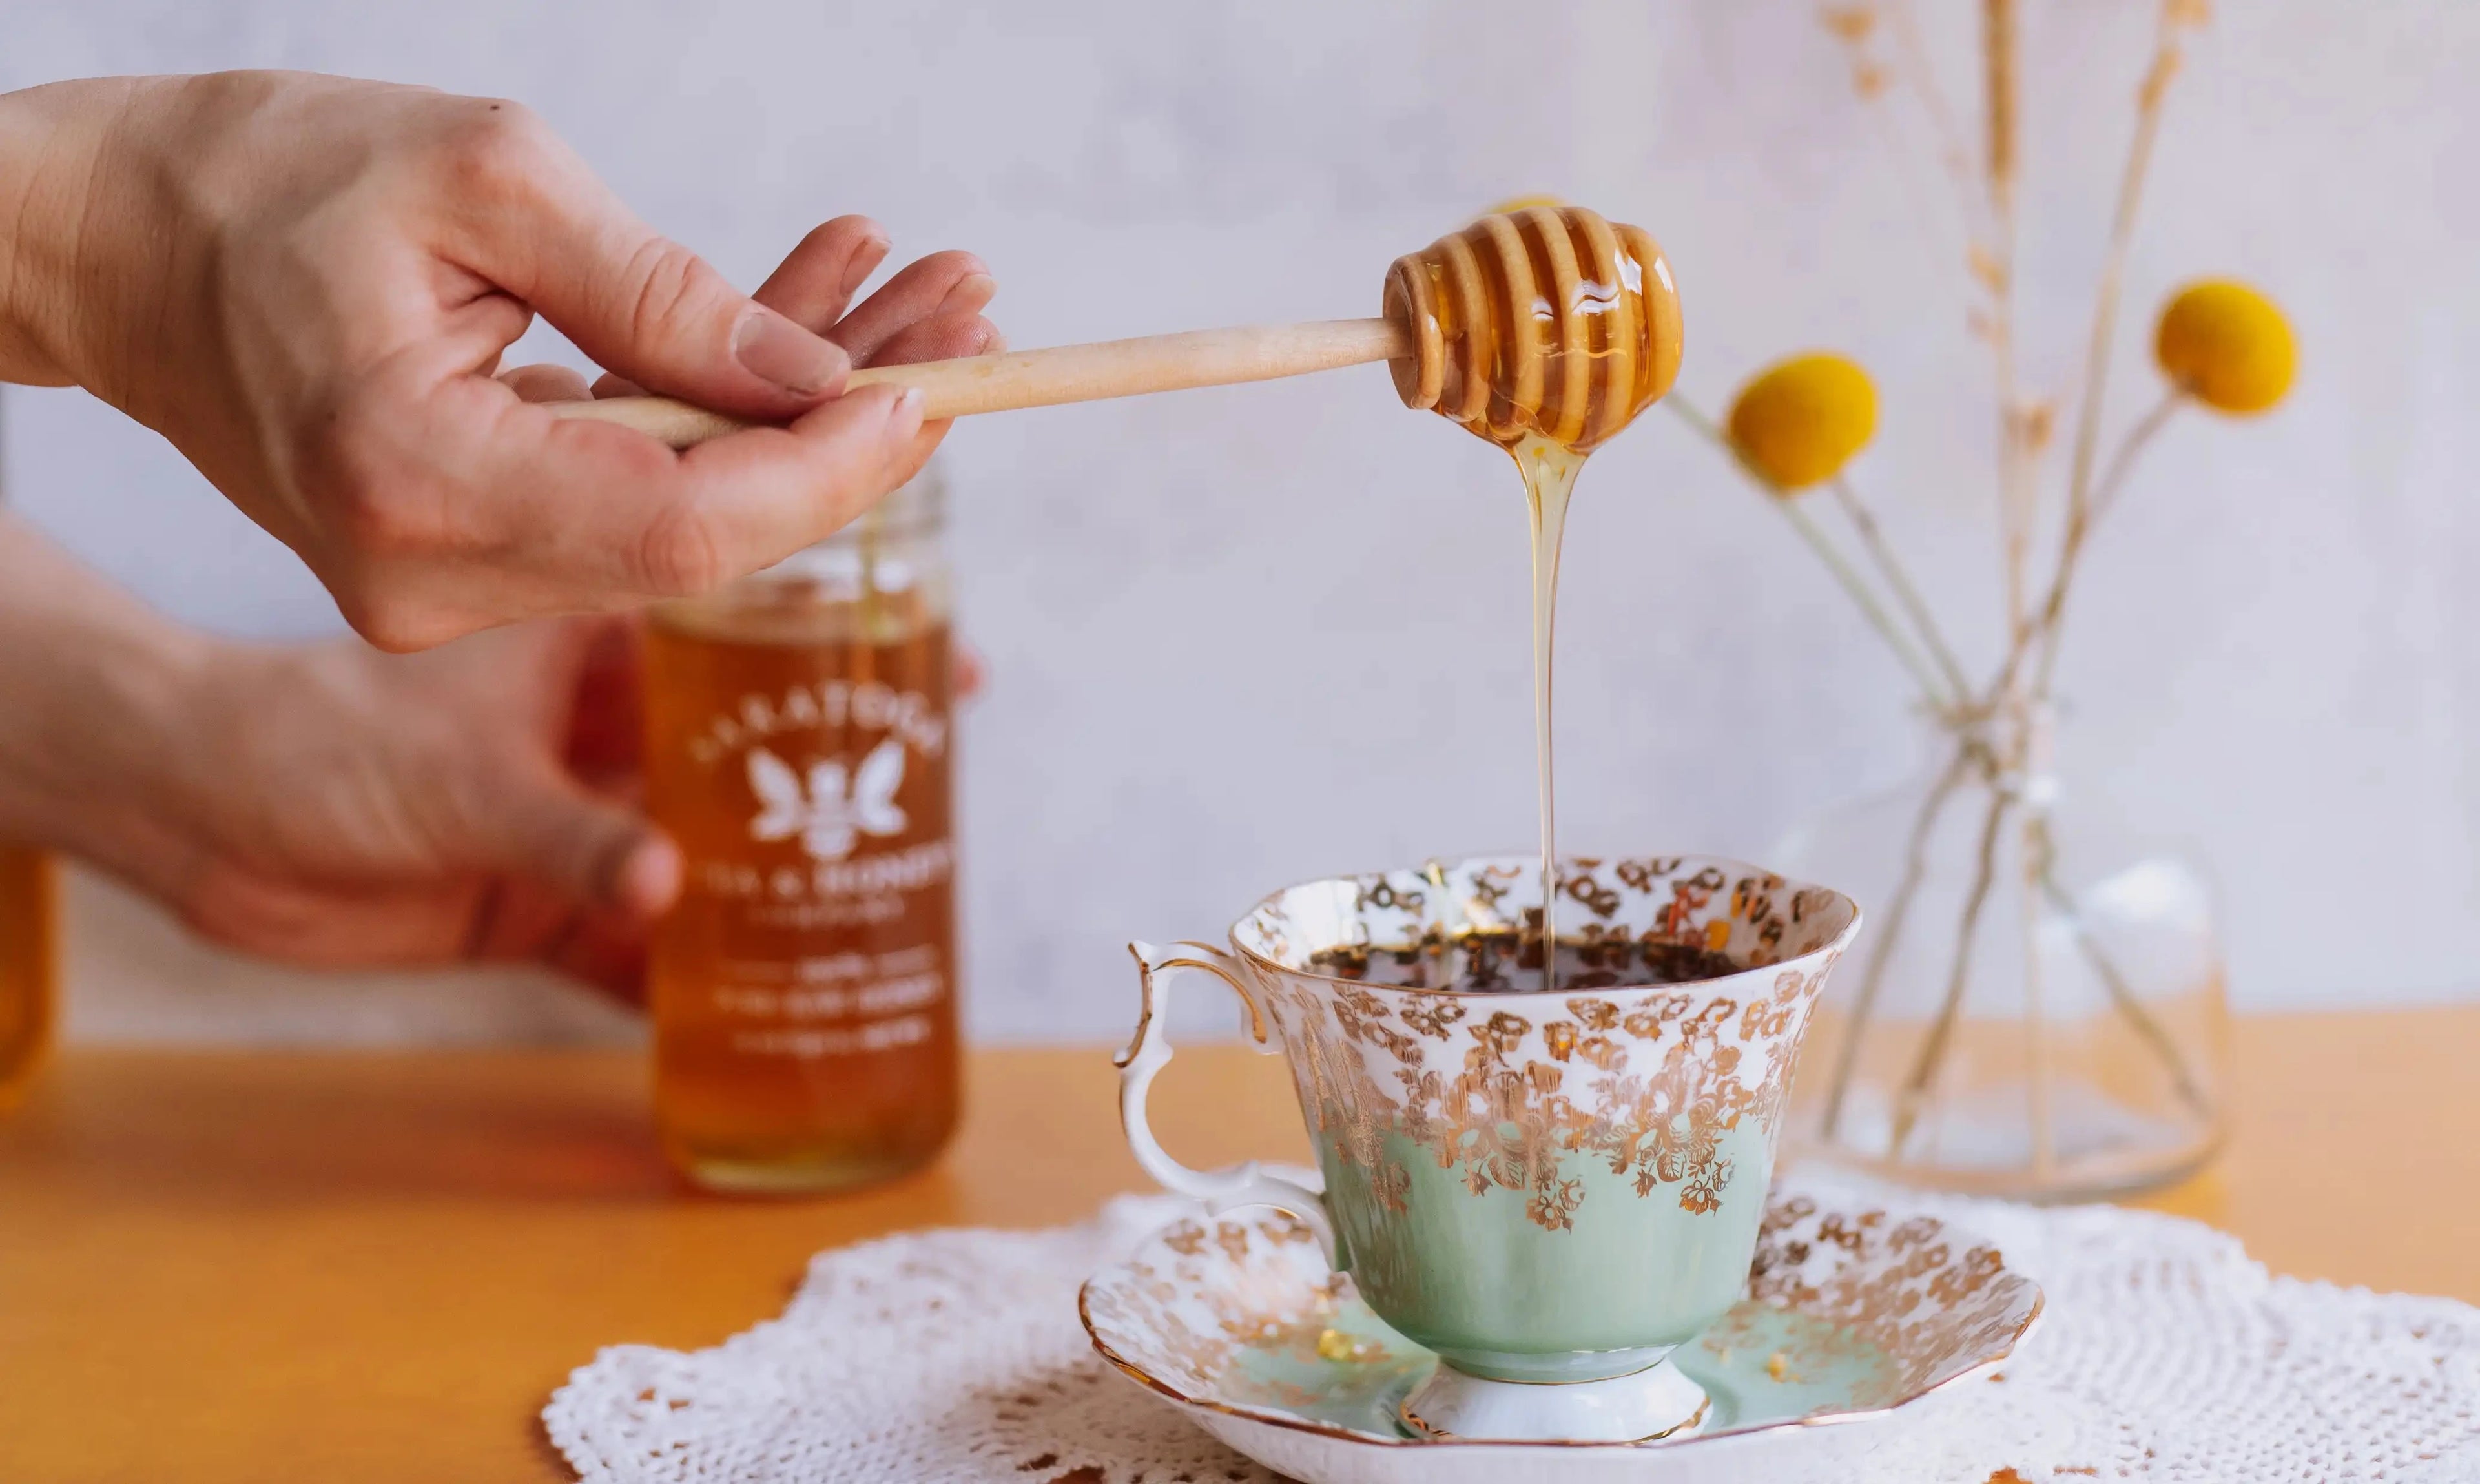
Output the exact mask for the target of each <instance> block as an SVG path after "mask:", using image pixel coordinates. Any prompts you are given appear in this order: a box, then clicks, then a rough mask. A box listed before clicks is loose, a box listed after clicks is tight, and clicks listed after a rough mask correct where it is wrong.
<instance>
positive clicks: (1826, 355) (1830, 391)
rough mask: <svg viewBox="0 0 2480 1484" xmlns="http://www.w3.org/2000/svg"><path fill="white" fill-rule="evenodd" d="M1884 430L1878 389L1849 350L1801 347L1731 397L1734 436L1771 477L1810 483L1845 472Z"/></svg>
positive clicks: (1795, 486) (1787, 486)
mask: <svg viewBox="0 0 2480 1484" xmlns="http://www.w3.org/2000/svg"><path fill="white" fill-rule="evenodd" d="M1876 431H1877V389H1876V388H1875V387H1874V386H1873V385H1872V384H1871V383H1870V381H1869V373H1868V372H1867V371H1862V370H1861V369H1860V364H1859V363H1858V362H1856V361H1854V360H1852V359H1851V358H1850V357H1848V356H1841V355H1835V354H1833V353H1832V352H1830V351H1815V352H1812V353H1810V354H1808V355H1795V356H1793V357H1792V358H1791V359H1790V360H1788V361H1783V362H1780V363H1778V364H1776V365H1774V366H1771V367H1769V368H1767V369H1766V370H1765V371H1762V372H1760V373H1758V375H1757V377H1756V379H1754V380H1752V381H1750V382H1749V383H1748V384H1747V385H1746V386H1744V387H1742V388H1741V389H1740V395H1739V396H1738V397H1736V398H1734V399H1733V400H1732V402H1731V443H1732V445H1733V446H1734V447H1735V448H1738V449H1739V450H1740V456H1741V457H1742V458H1744V459H1745V460H1747V461H1748V465H1749V467H1750V468H1752V469H1754V470H1755V471H1756V472H1757V473H1759V474H1760V475H1762V476H1764V478H1765V479H1766V481H1767V482H1768V483H1770V484H1771V485H1772V486H1773V487H1774V488H1776V489H1778V490H1783V491H1791V490H1804V489H1807V488H1808V487H1809V486H1810V485H1812V484H1821V483H1823V482H1824V481H1826V480H1828V479H1831V478H1833V477H1834V476H1835V475H1836V474H1837V473H1841V472H1842V469H1843V466H1844V465H1846V464H1847V463H1849V462H1851V455H1853V454H1855V453H1857V452H1859V451H1860V450H1861V449H1862V448H1867V447H1868V445H1869V440H1870V438H1871V437H1872V436H1873V435H1874V434H1875V433H1876Z"/></svg>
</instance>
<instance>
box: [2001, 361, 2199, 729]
mask: <svg viewBox="0 0 2480 1484" xmlns="http://www.w3.org/2000/svg"><path fill="white" fill-rule="evenodd" d="M2186 400H2187V396H2186V394H2185V393H2183V392H2182V391H2179V390H2177V389H2176V388H2173V389H2172V390H2171V391H2170V392H2169V393H2168V394H2167V395H2166V396H2164V397H2162V398H2161V400H2160V401H2158V402H2156V403H2155V404H2154V406H2153V410H2152V411H2151V412H2148V413H2146V414H2145V415H2144V416H2143V417H2142V418H2141V419H2139V420H2138V421H2137V422H2136V424H2135V425H2134V426H2133V427H2131V428H2130V429H2128V431H2127V436H2126V438H2124V439H2122V440H2121V441H2120V443H2119V446H2118V451H2117V452H2116V453H2114V454H2112V455H2111V456H2110V461H2109V467H2108V469H2107V470H2105V472H2104V473H2103V474H2102V477H2101V483H2100V484H2099V485H2098V486H2096V487H2095V488H2094V491H2093V496H2092V499H2088V500H2085V501H2083V502H2082V503H2081V504H2072V503H2071V504H2069V505H2068V506H2067V529H2066V534H2065V535H2064V536H2063V537H2062V538H2061V539H2060V541H2059V543H2058V571H2057V575H2056V576H2053V577H2052V578H2051V579H2050V592H2049V596H2048V597H2047V598H2045V599H2043V600H2042V602H2041V614H2040V617H2039V619H2038V620H2036V621H2035V625H2034V627H2035V628H2036V629H2037V631H2038V634H2039V638H2040V647H2041V658H2040V662H2039V664H2038V665H2037V666H2035V667H2034V671H2033V677H2032V694H2033V695H2034V696H2036V697H2046V696H2048V695H2049V694H2050V678H2051V676H2052V675H2053V674H2054V672H2055V671H2056V669H2057V666H2058V634H2059V623H2060V620H2061V619H2062V618H2063V617H2064V615H2065V613H2066V607H2067V593H2068V590H2069V589H2070V588H2071V587H2072V586H2073V585H2074V583H2075V579H2076V568H2077V563H2078V562H2079V561H2080V559H2081V557H2082V556H2083V550H2084V545H2085V543H2086V542H2088V541H2089V540H2091V538H2092V531H2093V527H2094V526H2095V525H2099V524H2100V523H2101V518H2102V517H2103V516H2105V515H2106V514H2108V513H2109V507H2110V506H2112V505H2114V504H2116V503H2117V502H2118V492H2119V489H2120V487H2121V486H2123V485H2124V484H2125V483H2126V482H2127V474H2128V471H2129V470H2131V469H2132V468H2134V467H2135V460H2136V456H2137V455H2139V454H2141V453H2142V452H2143V451H2144V449H2145V447H2146V446H2147V445H2149V444H2151V443H2152V442H2153V438H2154V435H2155V434H2157V433H2158V432H2160V431H2161V428H2162V425H2163V424H2164V423H2166V422H2169V421H2170V416H2171V414H2173V413H2175V412H2177V411H2178V410H2179V409H2180V407H2181V406H2183V404H2184V403H2185V402H2186Z"/></svg>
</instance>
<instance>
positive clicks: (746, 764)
mask: <svg viewBox="0 0 2480 1484" xmlns="http://www.w3.org/2000/svg"><path fill="white" fill-rule="evenodd" d="M943 517H944V493H943V488H942V486H941V484H940V483H939V480H938V475H937V474H936V473H935V472H925V473H923V474H922V475H920V476H919V477H917V478H916V479H915V480H914V481H913V482H912V483H910V484H907V485H906V486H904V487H903V488H901V489H899V490H897V491H896V492H895V493H893V494H891V495H890V496H889V497H888V498H887V499H885V500H883V501H882V502H881V503H880V504H879V505H878V506H877V507H876V508H875V509H873V510H872V511H871V512H870V513H869V514H867V515H865V516H864V517H863V518H862V519H861V520H859V521H857V522H855V523H854V524H853V525H850V526H847V527H846V528H845V529H844V530H842V531H840V532H839V533H838V534H837V535H836V536H834V537H832V538H831V539H829V540H827V541H824V542H821V543H819V544H818V545H816V546H814V547H811V548H810V549H808V550H804V551H801V552H799V553H797V554H795V555H794V556H792V557H791V558H789V559H788V560H787V561H784V562H782V563H780V564H779V565H777V566H775V567H772V568H769V569H767V570H766V571H763V572H761V573H757V574H755V575H753V576H748V577H745V578H743V579H741V580H740V581H738V582H736V583H733V584H731V585H729V586H727V587H726V588H724V589H722V590H721V591H719V592H716V593H713V594H710V595H707V596H704V597H699V598H695V599H686V600H681V601H670V602H666V603H662V604H659V605H658V606H657V607H656V608H654V609H653V610H651V611H650V612H649V614H648V615H647V625H646V635H645V644H644V660H643V664H644V672H643V679H644V691H645V711H646V758H645V761H646V789H647V798H646V803H647V808H648V811H649V813H650V814H651V815H652V816H653V818H654V819H655V821H656V822H657V823H658V824H659V825H661V826H662V827H663V828H664V829H665V830H666V831H667V832H670V834H671V836H672V838H673V839H674V840H675V841H676V842H678V844H679V846H680V849H681V852H682V856H683V860H684V866H685V871H684V877H683V888H682V896H681V900H680V903H679V905H678V906H677V907H675V908H674V909H673V910H672V911H671V912H670V914H669V915H667V916H666V917H665V918H664V920H663V921H662V922H661V923H659V925H658V926H657V928H656V931H655V934H654V936H653V942H652V944H651V950H650V959H649V964H648V988H649V995H650V1000H651V1005H652V1010H653V1014H654V1023H655V1103H656V1114H657V1120H658V1123H659V1127H660V1129H661V1134H662V1139H663V1143H664V1147H665V1150H666V1152H667V1153H668V1155H669V1156H670V1158H671V1160H672V1162H673V1163H674V1164H675V1165H677V1166H678V1167H679V1168H680V1169H681V1170H682V1171H683V1172H684V1173H685V1174H686V1175H687V1176H688V1177H689V1178H690V1179H691V1180H693V1181H695V1182H696V1183H698V1184H700V1185H703V1186H706V1187H708V1188H710V1189H714V1190H736V1191H774V1192H798V1191H817V1190H838V1189H841V1188H846V1187H851V1186H857V1185H863V1184H866V1183H869V1182H873V1181H877V1180H882V1179H886V1178H889V1177H891V1176H893V1175H896V1174H900V1173H902V1172H904V1171H906V1170H909V1169H913V1168H915V1167H917V1166H918V1165H921V1164H925V1163H927V1162H928V1161H930V1160H931V1159H933V1158H934V1157H936V1156H937V1154H938V1152H939V1150H940V1149H941V1148H942V1147H943V1145H944V1144H945V1142H946V1140H947V1138H948V1135H949V1134H950V1133H951V1132H952V1131H953V1129H954V1126H955V1121H956V1114H957V1103H958V1082H959V1063H958V1058H959V1052H958V1039H957V1029H956V992H957V984H956V902H955V846H954V841H953V836H952V831H951V823H952V819H953V812H954V803H953V788H952V783H951V766H952V760H953V751H954V750H953V745H952V744H953V736H954V729H953V714H952V711H953V701H954V676H955V662H954V654H953V648H952V639H951V637H950V631H949V612H950V581H949V572H948V565H947V560H946V552H945V547H944V532H943Z"/></svg>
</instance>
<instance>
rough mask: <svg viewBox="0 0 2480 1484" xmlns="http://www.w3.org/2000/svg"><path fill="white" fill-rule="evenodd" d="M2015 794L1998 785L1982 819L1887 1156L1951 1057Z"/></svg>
mask: <svg viewBox="0 0 2480 1484" xmlns="http://www.w3.org/2000/svg"><path fill="white" fill-rule="evenodd" d="M2014 802H2015V796H2014V795H2013V794H2011V793H2009V792H2007V791H2006V790H2005V789H2003V788H1993V789H1991V791H1990V795H1989V813H1988V816H1987V817H1986V818H1985V819H1983V820H1982V821H1981V826H1980V846H1979V849H1978V851H1977V852H1976V855H1975V857H1974V859H1975V862H1976V863H1975V865H1974V867H1973V873H1972V886H1971V888H1970V889H1969V891H1968V892H1967V893H1966V894H1965V896H1964V899H1963V916H1962V918H1961V919H1960V920H1959V921H1958V922H1957V923H1956V925H1955V934H1954V959H1953V961H1952V962H1951V963H1950V964H1949V965H1948V968H1947V980H1946V998H1945V999H1944V1000H1942V1001H1940V1002H1939V1004H1938V1012H1937V1018H1936V1019H1934V1020H1932V1021H1930V1022H1929V1029H1928V1034H1927V1035H1926V1036H1923V1037H1922V1039H1921V1050H1920V1055H1919V1056H1918V1057H1916V1058H1914V1059H1913V1061H1912V1070H1911V1072H1910V1074H1909V1075H1908V1076H1906V1077H1905V1078H1904V1079H1903V1086H1902V1089H1901V1090H1900V1091H1899V1092H1898V1093H1897V1094H1896V1096H1895V1116H1894V1127H1893V1130H1892V1132H1891V1133H1890V1134H1889V1135H1888V1137H1887V1139H1886V1158H1888V1159H1890V1160H1892V1159H1899V1158H1900V1157H1901V1155H1902V1152H1903V1144H1904V1142H1905V1141H1906V1140H1908V1139H1910V1138H1911V1136H1912V1128H1913V1126H1914V1125H1915V1124H1917V1123H1918V1122H1919V1121H1920V1116H1921V1105H1922V1104H1923V1103H1925V1102H1926V1101H1927V1099H1928V1092H1929V1084H1930V1083H1931V1082H1933V1081H1934V1080H1935V1079H1936V1077H1937V1074H1938V1069H1939V1068H1940V1067H1941V1066H1943V1065H1945V1063H1946V1050H1947V1043H1948V1042H1949V1041H1950V1039H1952V1038H1953V1036H1954V1022H1955V1019H1956V1017H1957V1016H1958V1015H1959V1014H1960V1013H1961V1012H1962V1010H1963V992H1964V990H1965V989H1966V988H1967V987H1968V986H1969V985H1971V983H1972V949H1973V944H1974V943H1975V941H1976V940H1977V939H1978V937H1979V935H1980V909H1981V908H1983V907H1984V906H1986V905H1987V904H1988V902H1989V888H1990V887H1991V886H1993V885H1995V884H1996V883H1997V878H1998V834H1999V831H2000V828H2001V827H2002V826H2003V825H2004V824H2005V821H2006V808H2007V806H2008V805H2011V804H2013V803H2014Z"/></svg>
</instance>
